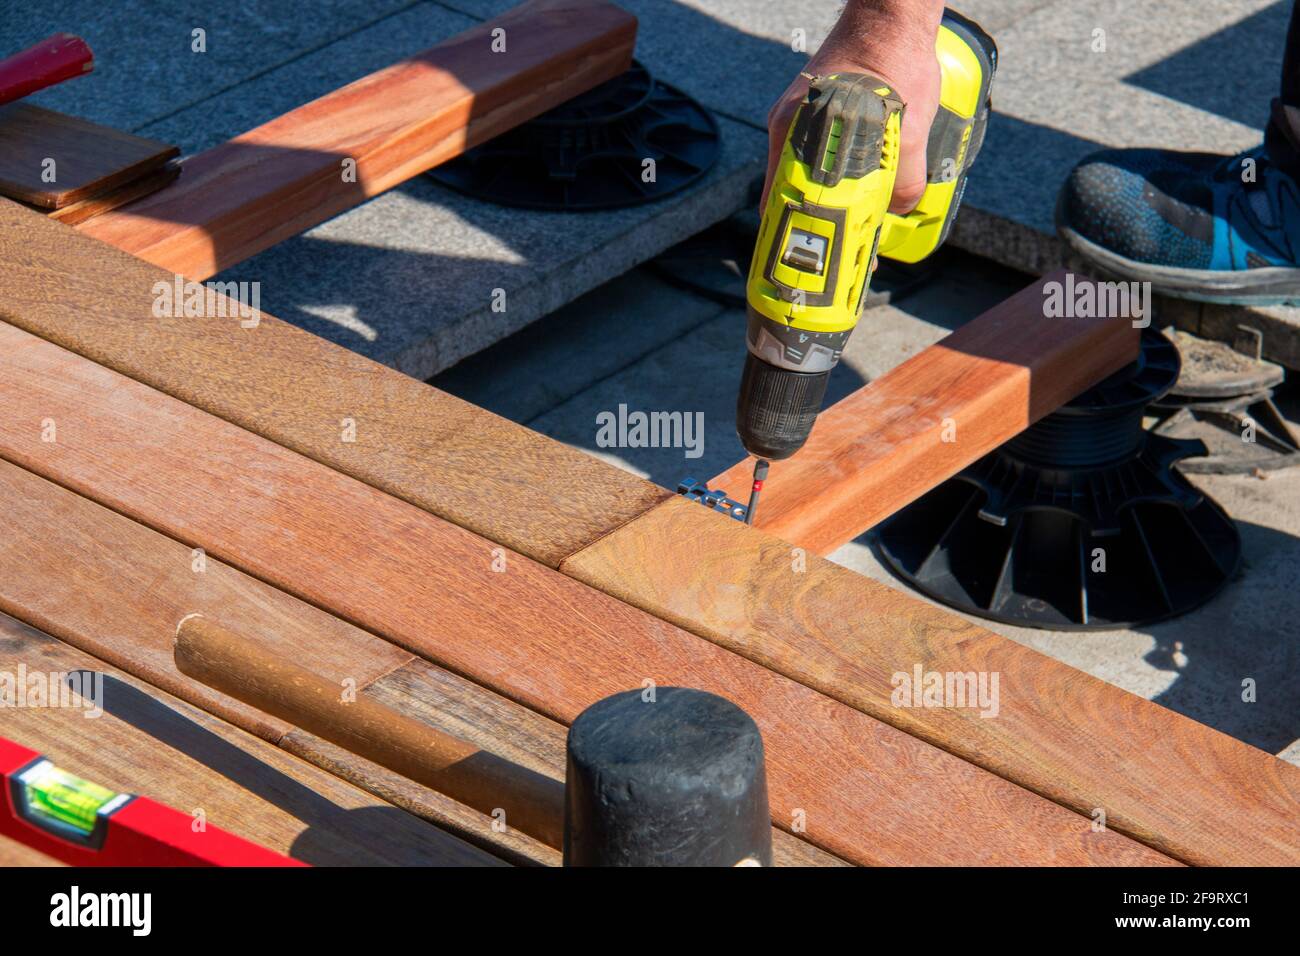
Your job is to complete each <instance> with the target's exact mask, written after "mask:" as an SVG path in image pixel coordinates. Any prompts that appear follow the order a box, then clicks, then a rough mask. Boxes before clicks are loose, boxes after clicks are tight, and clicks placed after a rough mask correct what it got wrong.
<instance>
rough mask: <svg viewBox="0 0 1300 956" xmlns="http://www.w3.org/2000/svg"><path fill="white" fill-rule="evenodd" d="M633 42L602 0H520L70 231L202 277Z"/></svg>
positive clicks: (536, 110)
mask: <svg viewBox="0 0 1300 956" xmlns="http://www.w3.org/2000/svg"><path fill="white" fill-rule="evenodd" d="M497 30H504V31H505V36H506V47H505V49H504V50H503V51H499V52H498V51H496V50H494V49H493V33H494V31H497ZM635 40H636V18H635V17H634V16H632V14H630V13H628V12H626V11H624V10H622V9H620V8H619V7H617V6H615V5H614V4H612V3H609V2H606V0H530V2H528V3H523V4H521V5H520V6H518V7H516V8H515V9H513V10H510V11H508V12H506V13H504V14H503V15H501V16H499V17H497V18H495V19H493V20H489V21H487V22H486V23H483V24H480V25H479V26H476V27H473V28H472V29H470V30H467V31H466V32H464V33H461V34H459V35H457V36H455V37H453V38H451V39H450V40H447V41H446V42H444V43H441V44H439V45H438V46H435V47H433V48H431V49H429V50H426V51H425V52H423V53H420V54H417V55H416V56H414V57H411V58H410V59H408V60H403V61H402V62H400V63H396V64H394V65H393V66H390V67H387V68H386V69H383V70H380V71H379V72H377V73H372V74H370V75H369V76H365V77H362V78H361V79H359V80H357V81H356V82H354V83H351V84H349V85H348V86H345V87H343V88H342V89H339V90H335V91H334V92H332V93H329V94H326V95H325V96H322V97H321V98H320V99H317V100H313V101H312V102H310V103H307V104H306V105H304V106H300V107H298V108H297V109H295V110H291V111H290V112H288V113H285V114H284V115H283V116H279V117H277V118H276V119H273V120H271V121H270V122H269V123H265V124H263V125H262V126H259V127H257V128H256V129H253V130H250V131H248V132H247V133H244V134H242V135H240V136H237V137H235V138H234V139H232V140H230V141H228V142H226V143H223V144H222V145H220V146H217V147H215V148H213V149H210V150H208V151H207V152H204V153H200V154H198V155H196V156H193V157H190V158H189V159H187V160H186V161H185V164H184V165H185V174H184V175H183V176H182V177H181V179H180V181H179V182H178V183H177V184H176V185H175V186H173V187H171V188H169V189H167V190H164V191H163V192H160V193H157V194H155V195H154V196H151V197H149V198H147V199H143V200H140V201H139V202H136V203H132V204H131V205H130V206H129V207H126V208H124V209H121V210H118V211H116V212H111V213H107V214H105V215H103V216H99V217H97V218H96V219H93V220H91V221H90V222H87V223H85V224H83V225H82V226H81V228H82V229H83V230H84V231H85V232H86V234H87V235H90V236H94V237H96V238H97V239H102V240H104V241H105V242H107V243H110V244H111V245H114V246H117V247H118V248H119V249H125V250H126V251H127V252H130V253H132V254H134V255H137V256H139V257H140V258H142V259H145V260H148V261H149V262H152V263H155V264H156V265H159V266H162V267H164V268H166V269H169V270H171V271H172V272H176V273H180V274H183V275H185V276H188V277H189V278H191V279H206V278H207V277H209V276H211V275H214V274H216V273H217V272H220V271H221V270H222V269H226V268H228V267H230V266H232V265H234V264H235V263H237V262H241V261H243V260H244V259H247V258H248V257H249V256H251V255H253V254H255V253H257V252H261V251H262V250H263V249H266V248H269V247H270V246H273V245H275V244H276V243H277V242H280V241H281V240H283V239H287V238H288V237H289V236H293V235H297V234H298V233H300V232H303V231H305V230H307V229H309V228H311V227H312V226H314V225H317V224H318V223H321V222H324V221H325V220H326V219H329V218H331V217H333V216H336V215H338V214H339V213H340V212H343V211H344V210H345V209H350V208H352V207H353V206H356V205H359V204H360V203H361V202H363V201H364V200H366V199H369V198H370V197H371V196H375V195H377V194H379V193H381V192H383V191H384V190H386V189H391V188H392V187H393V186H396V185H397V184H399V183H401V182H404V181H405V180H407V179H410V178H411V177H412V176H415V175H418V174H419V173H422V172H424V171H425V170H428V169H430V168H432V167H434V166H436V165H438V164H439V163H441V162H445V161H446V160H448V159H451V158H452V157H454V156H458V155H459V154H461V153H463V152H464V151H465V150H467V149H469V148H471V147H473V146H476V145H478V144H479V143H482V142H485V141H486V140H489V139H491V138H492V137H493V136H496V135H497V134H499V133H502V132H504V131H505V130H508V129H510V128H512V127H514V126H517V125H519V124H520V123H522V122H524V121H525V120H528V119H532V118H533V117H534V116H538V115H540V114H541V113H544V112H546V111H547V110H548V109H550V108H551V107H553V106H557V105H559V104H560V103H563V102H565V101H566V100H568V99H571V98H572V97H574V96H576V95H578V94H579V93H584V92H586V91H587V90H589V89H591V88H592V87H595V86H597V85H599V84H600V83H603V82H604V81H605V80H608V79H611V78H613V77H615V76H617V75H618V74H620V73H622V72H624V71H625V70H626V69H627V68H628V67H629V66H630V65H631V62H632V46H633V44H634V42H635ZM347 160H353V161H355V176H353V177H345V176H344V175H343V169H342V164H343V163H344V162H345V161H347Z"/></svg>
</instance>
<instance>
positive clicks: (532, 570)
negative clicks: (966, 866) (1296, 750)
mask: <svg viewBox="0 0 1300 956" xmlns="http://www.w3.org/2000/svg"><path fill="white" fill-rule="evenodd" d="M0 356H3V361H0V402H3V403H4V406H5V407H6V408H7V409H9V414H8V415H7V416H5V417H4V418H3V419H0V456H3V457H5V458H7V459H9V460H10V461H12V462H14V463H16V464H18V465H20V466H22V467H23V468H27V469H30V470H31V471H33V472H36V473H38V474H41V475H43V476H45V477H47V478H48V479H50V480H52V481H57V482H59V483H60V484H62V485H64V486H66V487H67V488H69V489H71V490H74V491H76V492H78V493H79V494H84V495H86V496H87V497H89V498H93V499H95V500H97V501H99V502H100V503H101V504H103V505H105V506H107V507H109V508H112V509H113V510H115V511H118V512H119V513H121V514H124V515H127V516H129V517H131V518H134V519H135V520H137V521H140V522H143V523H146V524H148V525H151V526H152V527H154V528H155V529H157V530H159V531H161V532H163V533H165V534H167V535H169V536H171V537H174V538H176V539H177V540H179V541H182V542H185V543H186V544H189V545H191V546H199V547H203V548H206V550H207V551H208V552H209V553H210V554H211V555H213V556H214V557H215V558H217V559H218V560H222V561H229V562H230V563H232V564H234V565H236V566H238V567H240V568H241V569H243V570H244V571H246V572H248V573H251V574H253V575H254V576H256V577H259V578H261V579H263V580H265V581H267V582H268V583H270V584H273V585H275V586H277V587H280V588H282V589H284V590H286V591H288V592H290V593H291V594H294V595H295V596H297V597H299V598H301V599H303V600H305V601H308V602H310V603H312V604H315V605H316V606H318V607H320V608H323V609H325V610H328V611H330V612H332V613H334V614H337V615H338V616H340V617H342V618H344V619H346V620H349V621H351V622H352V623H354V624H357V625H359V626H361V627H364V628H366V629H367V630H370V631H372V632H375V633H378V634H381V635H383V636H385V637H387V638H389V639H390V640H392V641H394V642H395V643H398V644H399V645H401V646H403V647H405V648H407V649H408V650H411V651H413V652H415V653H418V654H420V655H422V656H424V657H426V658H427V659H429V660H431V661H433V662H434V663H437V664H439V665H440V666H443V667H446V668H447V669H449V670H452V671H454V672H456V673H459V674H462V675H464V676H466V677H468V678H470V679H472V680H475V681H477V682H479V683H482V684H484V685H487V686H488V687H491V688H493V689H495V690H496V691H498V692H500V693H502V694H504V695H506V696H508V697H511V698H513V699H515V700H517V701H519V702H520V703H522V704H524V705H525V706H528V707H531V708H532V709H534V710H537V711H539V712H541V713H543V714H546V715H547V716H549V717H551V718H552V719H555V720H559V721H561V722H569V721H571V720H572V719H573V718H574V717H575V716H576V715H577V714H578V713H579V712H580V711H581V710H582V709H584V708H585V707H586V706H588V705H589V704H591V703H593V702H594V701H596V700H598V699H600V698H602V697H605V696H607V695H609V694H611V693H615V692H617V691H622V690H626V689H628V688H630V687H637V686H642V685H643V684H645V682H647V681H652V682H653V683H654V684H656V685H659V686H669V685H682V686H690V687H696V688H699V689H702V690H708V691H711V692H713V693H717V694H721V695H723V696H725V697H727V698H729V699H730V700H732V701H734V702H735V703H736V704H738V705H739V706H741V707H742V708H744V709H745V710H746V711H748V712H749V713H750V714H751V715H752V716H753V718H754V720H755V721H756V722H757V723H758V725H759V727H760V728H761V730H762V733H763V737H764V741H765V744H766V747H767V757H768V766H769V771H770V789H771V797H772V809H773V821H774V823H776V824H777V825H779V826H782V827H783V828H786V829H797V828H798V827H800V826H806V828H807V829H806V833H805V834H804V835H805V836H806V838H807V839H809V840H811V841H812V842H814V843H816V844H818V845H819V846H822V847H823V848H825V849H827V850H830V851H831V852H833V853H835V854H837V855H839V856H842V857H844V858H845V859H847V860H850V861H852V862H862V863H908V864H915V863H925V862H930V863H975V862H979V863H986V864H991V863H1013V862H1014V863H1025V862H1039V863H1076V864H1077V863H1103V862H1104V863H1118V862H1130V863H1132V862H1146V863H1162V862H1164V863H1167V862H1169V861H1168V860H1167V859H1166V858H1164V857H1162V856H1160V855H1159V854H1156V853H1154V852H1152V851H1150V850H1148V849H1147V848H1145V847H1143V846H1141V845H1140V844H1137V843H1134V842H1132V841H1130V840H1128V839H1126V838H1124V837H1121V836H1119V835H1118V834H1115V833H1112V832H1106V833H1097V832H1094V831H1093V829H1092V826H1091V823H1090V821H1089V820H1088V819H1087V818H1086V817H1082V816H1080V815H1079V814H1077V813H1074V812H1072V811H1069V810H1066V809H1064V808H1062V807H1060V806H1057V805H1056V804H1054V803H1051V802H1049V801H1046V800H1043V799H1041V798H1039V797H1036V796H1034V795H1032V794H1030V793H1028V792H1027V791H1026V790H1024V789H1022V788H1020V787H1018V786H1015V785H1014V784H1010V783H1008V782H1007V781H1005V780H1002V779H1000V778H998V777H996V776H994V775H992V774H989V773H987V772H985V771H983V770H980V769H978V768H976V767H974V766H973V765H972V764H970V763H967V762H965V761H963V760H960V759H957V758H955V757H952V756H951V755H949V754H946V753H944V752H943V751H941V750H939V749H936V748H934V747H932V746H930V745H929V744H926V743H923V742H922V741H920V740H918V739H916V738H915V737H911V736H909V735H908V734H905V733H902V732H900V731H898V730H896V729H894V728H892V727H889V726H888V725H886V724H884V723H881V722H879V721H877V720H875V719H874V718H871V717H869V716H867V715H865V714H863V713H861V712H859V711H857V710H854V709H852V708H850V707H848V706H845V705H843V704H840V703H837V702H835V701H832V700H830V699H829V698H828V697H825V696H823V695H821V694H819V693H816V692H814V691H812V690H810V689H809V688H807V687H804V686H802V685H801V684H798V683H796V682H794V681H791V680H788V679H786V678H784V677H782V676H780V675H779V674H776V673H774V672H772V671H770V670H767V669H765V668H763V667H760V666H757V665H756V664H754V663H752V662H750V661H748V660H745V659H744V658H742V657H739V656H737V655H734V654H731V653H729V652H727V651H725V650H723V649H722V648H719V647H717V646H715V645H714V644H712V643H710V642H708V641H705V640H700V639H699V638H697V637H695V636H694V635H691V634H688V633H687V632H685V631H683V630H680V629H679V628H677V627H674V626H673V625H671V624H668V623H665V622H664V621H662V620H659V619H656V618H653V617H650V616H648V615H646V614H644V613H643V612H641V611H638V610H636V609H634V608H632V607H630V606H628V605H627V604H624V603H621V602H619V601H616V600H614V599H613V598H610V597H608V596H607V595H605V594H602V593H601V592H599V591H596V590H593V589H590V588H587V587H586V586H584V585H582V584H580V583H579V582H577V581H574V580H572V579H571V578H568V577H565V576H563V575H560V574H558V573H556V572H554V571H552V570H550V569H548V568H545V567H543V566H542V565H540V564H537V563H535V562H532V561H530V560H528V559H527V558H525V557H523V556H522V555H517V554H511V553H508V552H505V551H504V550H502V549H499V548H498V547H496V546H494V544H493V543H492V542H489V541H486V540H484V539H482V538H479V537H477V536H476V535H473V534H471V533H470V532H468V531H465V530H464V529H462V528H458V527H456V526H455V525H452V524H449V523H447V522H444V521H442V520H440V519H438V518H436V517H434V516H432V515H429V514H427V513H426V512H423V511H420V510H419V509H417V508H414V507H412V506H411V505H409V504H406V503H405V502H402V501H399V500H398V499H396V498H392V497H390V496H387V495H384V494H383V493H381V492H378V491H376V490H375V489H373V488H370V487H369V486H367V485H364V484H362V483H360V482H357V481H355V480H353V479H350V478H347V477H346V476H344V475H341V474H339V473H338V472H335V471H332V470H330V469H328V468H325V467H323V466H321V465H318V464H316V463H314V462H311V461H309V460H307V459H305V458H303V457H301V456H299V455H296V454H293V453H292V452H289V451H287V450H285V449H283V448H281V447H280V446H277V445H274V444H272V443H270V442H268V441H266V440H264V439H261V438H258V437H257V436H255V435H252V434H251V433H248V432H245V431H242V430H241V429H238V428H236V427H234V426H231V425H229V424H228V423H226V422H223V421H221V420H219V419H216V418H214V417H212V416H209V415H206V414H204V413H202V412H200V411H198V410H197V409H195V408H193V407H191V406H188V405H185V404H184V403H181V402H178V401H176V400H174V399H171V398H169V397H167V396H165V395H162V394H161V393H159V392H156V391H154V390H152V389H149V388H147V387H145V386H142V385H140V384H138V383H136V382H133V381H130V380H128V379H125V378H123V377H122V376H120V375H118V374H117V373H114V372H112V371H110V370H108V369H105V368H103V367H102V366H98V365H95V364H94V363H91V362H89V361H86V360H85V359H82V358H80V357H78V356H75V355H73V354H72V353H69V352H66V351H64V350H63V349H60V348H58V347H56V346H53V345H51V344H49V343H48V342H45V341H43V340H40V339H37V338H34V337H32V336H30V335H28V334H26V333H24V332H22V331H20V330H18V329H15V328H13V327H12V326H3V327H0ZM43 418H48V419H51V420H53V421H55V422H56V423H57V422H62V424H61V425H59V426H58V427H59V429H60V431H59V434H58V439H57V441H53V442H48V441H42V440H41V431H40V422H41V420H42V419H43ZM494 566H495V568H494ZM954 819H958V820H960V821H961V825H960V827H957V826H954V825H953V824H952V820H954ZM864 820H870V821H872V826H871V827H869V828H867V827H864V826H863V821H864ZM1009 820H1011V821H1015V822H1014V825H1013V826H1010V827H1009V826H1008V822H1007V821H1009Z"/></svg>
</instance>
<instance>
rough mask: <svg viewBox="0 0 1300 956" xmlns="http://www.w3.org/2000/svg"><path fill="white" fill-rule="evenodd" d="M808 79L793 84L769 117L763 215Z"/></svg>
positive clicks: (760, 213) (762, 200) (761, 203)
mask: <svg viewBox="0 0 1300 956" xmlns="http://www.w3.org/2000/svg"><path fill="white" fill-rule="evenodd" d="M807 86H808V83H807V81H806V80H803V81H801V82H798V83H795V84H792V85H791V86H790V88H789V89H788V90H786V91H785V93H784V94H782V96H781V99H779V100H777V102H776V105H775V106H773V107H772V111H771V113H769V114H768V119H767V174H766V176H765V177H764V178H763V198H762V199H761V200H760V201H759V207H758V214H759V215H760V216H761V215H762V214H763V210H764V209H766V208H767V194H768V193H769V192H770V191H771V189H772V179H773V177H775V176H776V167H777V166H778V165H779V164H780V162H781V152H782V150H784V149H785V138H786V136H787V134H788V133H789V132H790V124H791V123H792V122H794V116H795V114H796V113H797V112H799V104H800V103H802V102H803V98H804V95H805V94H806V93H807Z"/></svg>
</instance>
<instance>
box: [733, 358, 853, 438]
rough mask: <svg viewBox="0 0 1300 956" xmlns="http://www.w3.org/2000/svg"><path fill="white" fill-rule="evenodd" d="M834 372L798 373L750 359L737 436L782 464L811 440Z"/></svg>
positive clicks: (739, 402)
mask: <svg viewBox="0 0 1300 956" xmlns="http://www.w3.org/2000/svg"><path fill="white" fill-rule="evenodd" d="M830 377H831V372H830V369H826V370H825V371H820V372H796V371H792V370H791V369H788V368H781V367H779V366H776V365H770V364H768V363H767V362H764V361H763V360H762V359H761V358H758V357H757V356H755V355H754V353H753V352H749V353H746V356H745V371H744V374H743V375H742V376H741V379H740V397H739V398H738V399H737V401H736V433H737V434H738V435H739V436H740V443H741V444H742V445H744V446H745V450H746V451H747V452H749V453H750V454H751V455H756V456H757V457H759V458H771V459H774V460H776V461H780V460H782V459H785V458H789V457H790V456H791V455H793V454H794V453H795V452H797V451H798V450H799V449H800V448H802V447H803V444H804V442H806V441H807V440H808V435H809V433H810V432H811V431H812V427H813V423H814V422H816V421H817V413H818V412H820V411H821V408H822V399H823V398H824V397H825V395H826V383H827V381H828V380H829V379H830Z"/></svg>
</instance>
